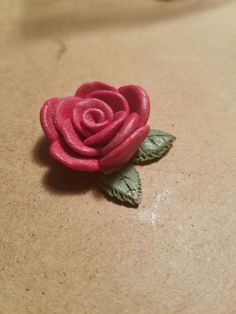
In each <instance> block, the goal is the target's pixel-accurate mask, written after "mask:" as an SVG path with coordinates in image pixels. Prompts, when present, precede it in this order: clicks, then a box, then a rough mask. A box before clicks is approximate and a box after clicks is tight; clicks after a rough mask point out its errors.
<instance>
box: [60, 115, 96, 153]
mask: <svg viewBox="0 0 236 314" xmlns="http://www.w3.org/2000/svg"><path fill="white" fill-rule="evenodd" d="M61 133H62V135H63V138H64V140H65V142H66V143H67V145H68V146H69V147H70V148H71V149H72V150H73V151H75V152H76V153H78V154H80V155H83V156H98V155H99V150H98V149H95V148H91V147H88V146H86V145H84V143H83V142H82V141H81V139H80V137H79V135H78V134H77V133H76V132H75V130H74V127H73V125H72V122H71V119H67V120H65V121H64V122H63V125H62V127H61Z"/></svg>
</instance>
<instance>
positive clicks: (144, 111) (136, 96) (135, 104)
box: [119, 85, 150, 127]
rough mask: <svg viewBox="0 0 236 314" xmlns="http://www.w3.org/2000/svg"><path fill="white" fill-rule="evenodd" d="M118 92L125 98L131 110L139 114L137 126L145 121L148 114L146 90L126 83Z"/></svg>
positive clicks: (148, 102)
mask: <svg viewBox="0 0 236 314" xmlns="http://www.w3.org/2000/svg"><path fill="white" fill-rule="evenodd" d="M119 92H120V93H121V94H122V95H123V96H124V97H125V98H126V99H127V101H128V103H129V107H130V111H131V112H137V114H138V115H139V118H140V119H139V127H140V126H143V125H145V124H146V123H147V121H148V118H149V114H150V100H149V97H148V94H147V92H146V91H145V90H144V89H143V88H142V87H140V86H136V85H126V86H121V87H120V88H119Z"/></svg>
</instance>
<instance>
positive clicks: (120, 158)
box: [100, 125, 149, 171]
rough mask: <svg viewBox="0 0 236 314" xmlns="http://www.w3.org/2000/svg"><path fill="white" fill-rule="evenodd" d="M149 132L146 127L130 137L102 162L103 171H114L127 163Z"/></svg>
mask: <svg viewBox="0 0 236 314" xmlns="http://www.w3.org/2000/svg"><path fill="white" fill-rule="evenodd" d="M148 132H149V126H148V125H145V126H143V127H141V128H140V129H138V130H136V131H135V132H134V133H132V134H131V135H130V137H128V138H127V139H126V140H125V141H124V142H123V143H122V144H121V145H119V146H118V147H116V148H115V149H114V150H113V151H111V152H110V153H109V154H108V155H106V156H105V157H103V158H102V159H101V160H100V166H101V168H102V170H104V171H106V170H112V169H115V168H118V167H120V166H122V165H124V164H125V163H127V162H128V161H129V160H130V159H131V158H132V156H133V155H134V154H135V152H136V150H137V149H138V148H139V146H140V145H141V144H142V142H143V141H144V139H145V137H146V136H147V134H148Z"/></svg>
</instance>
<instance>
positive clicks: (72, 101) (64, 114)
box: [53, 97, 79, 130]
mask: <svg viewBox="0 0 236 314" xmlns="http://www.w3.org/2000/svg"><path fill="white" fill-rule="evenodd" d="M78 102H79V99H78V98H77V97H66V98H63V99H62V100H61V101H60V102H59V104H58V106H57V108H56V110H55V114H54V117H53V120H54V123H55V125H56V128H57V130H60V129H61V127H62V124H63V122H64V121H65V120H66V119H68V118H70V117H71V116H72V112H73V109H74V107H75V105H77V104H78Z"/></svg>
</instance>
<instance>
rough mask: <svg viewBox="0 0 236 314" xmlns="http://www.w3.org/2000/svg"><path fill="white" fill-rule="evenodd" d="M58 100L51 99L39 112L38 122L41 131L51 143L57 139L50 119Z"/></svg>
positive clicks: (57, 135)
mask: <svg viewBox="0 0 236 314" xmlns="http://www.w3.org/2000/svg"><path fill="white" fill-rule="evenodd" d="M60 100H61V99H60V98H51V99H49V100H47V101H46V102H45V103H44V105H43V106H42V108H41V110H40V122H41V125H42V129H43V131H44V133H45V135H46V136H47V137H48V138H49V139H50V140H51V141H55V140H56V139H57V138H59V134H58V132H57V130H56V128H55V125H54V122H53V118H52V117H53V114H54V113H55V110H56V107H57V105H58V103H59V102H60Z"/></svg>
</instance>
